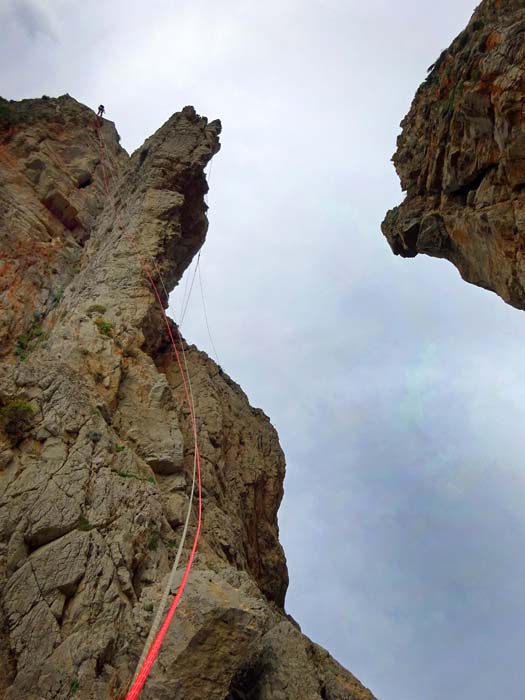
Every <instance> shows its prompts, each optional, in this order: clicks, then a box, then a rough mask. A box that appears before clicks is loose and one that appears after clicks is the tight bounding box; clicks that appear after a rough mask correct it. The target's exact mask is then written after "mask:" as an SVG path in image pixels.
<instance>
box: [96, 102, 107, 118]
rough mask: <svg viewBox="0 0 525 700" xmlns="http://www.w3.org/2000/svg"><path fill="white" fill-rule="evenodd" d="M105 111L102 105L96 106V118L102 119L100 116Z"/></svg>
mask: <svg viewBox="0 0 525 700" xmlns="http://www.w3.org/2000/svg"><path fill="white" fill-rule="evenodd" d="M105 111H106V109H105V107H104V105H99V106H98V112H97V117H100V118H101V119H102V116H103V114H104V112H105Z"/></svg>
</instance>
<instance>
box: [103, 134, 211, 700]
mask: <svg viewBox="0 0 525 700" xmlns="http://www.w3.org/2000/svg"><path fill="white" fill-rule="evenodd" d="M97 126H99V123H98V124H97ZM96 136H97V140H98V143H99V147H100V150H101V154H102V149H103V150H104V153H105V156H106V158H105V159H104V157H102V158H101V163H102V173H103V181H104V187H105V190H106V194H107V195H108V197H109V198H110V201H111V205H112V207H113V210H114V213H115V218H116V220H117V223H118V226H119V228H120V229H121V231H122V233H123V234H124V235H125V236H126V237H127V238H128V240H129V241H130V243H131V245H132V247H133V249H134V250H135V252H136V253H137V255H138V258H139V260H140V263H141V266H142V268H143V271H144V273H145V275H146V277H147V279H148V281H149V283H150V285H151V287H152V289H153V293H154V295H155V298H156V299H157V302H158V303H159V306H160V309H161V312H162V316H163V319H164V323H165V325H166V328H167V330H168V335H169V338H170V342H171V345H172V347H173V350H174V352H175V357H176V360H177V364H178V366H179V370H180V373H181V376H182V383H183V387H184V394H185V399H186V403H187V405H188V409H189V413H190V419H191V425H192V433H193V438H194V443H195V455H194V467H193V483H192V489H191V495H190V503H189V506H188V511H187V514H186V521H185V525H184V531H183V536H182V538H181V542H180V544H179V549H178V551H177V555H176V557H175V563H174V566H173V568H172V571H171V574H170V577H169V579H168V584H167V586H166V588H165V590H164V593H163V596H162V599H161V604H160V605H159V609H158V611H157V615H156V617H155V620H154V622H153V625H152V629H151V631H150V635H149V636H148V639H147V641H146V645H145V650H144V651H145V652H146V650H147V652H146V653H144V652H143V654H142V658H141V660H140V661H139V664H138V671H137V672H136V674H135V677H134V680H133V682H132V685H131V688H130V690H129V692H128V694H127V696H126V700H137V698H138V696H139V693H140V691H141V690H142V688H143V687H144V684H145V682H146V680H147V677H148V675H149V672H150V670H151V667H152V666H153V664H154V663H155V660H156V658H157V656H158V654H159V651H160V648H161V646H162V642H163V641H164V638H165V636H166V633H167V631H168V629H169V626H170V623H171V620H172V619H173V616H174V614H175V611H176V610H177V607H178V604H179V601H180V598H181V596H182V593H183V592H184V588H185V587H186V583H187V580H188V576H189V573H190V571H191V567H192V564H193V560H194V557H195V552H196V550H197V544H198V541H199V535H200V531H201V525H202V482H201V465H200V454H199V446H198V439H197V425H196V421H195V412H194V402H193V391H192V387H191V381H190V377H189V372H188V366H187V362H186V356H185V352H184V345H183V343H182V338H181V336H180V332H179V340H180V342H181V349H182V355H183V359H184V365H185V367H183V365H182V362H181V358H180V355H179V352H178V350H177V346H176V343H175V339H174V337H173V333H172V330H171V326H170V323H169V320H168V317H167V315H166V312H165V309H164V306H163V304H162V299H161V296H160V293H159V291H158V288H157V286H156V284H155V281H154V280H153V277H152V275H151V272H150V270H149V268H148V266H147V264H146V263H145V262H144V260H143V258H142V255H141V253H140V250H139V249H138V246H137V243H136V240H135V238H134V236H133V234H131V233H129V232H126V230H125V227H124V224H123V222H122V219H121V217H120V214H119V211H118V209H117V207H116V204H115V200H114V198H113V196H112V194H111V192H110V188H109V184H108V180H107V176H106V168H105V166H104V163H103V161H104V160H107V161H109V157H108V154H107V150H106V145H105V143H104V140H103V139H101V137H100V134H99V131H98V128H97V127H96ZM154 266H155V268H156V270H157V274H158V275H159V279H160V282H161V284H162V286H163V288H164V292H165V293H166V296H167V290H166V287H165V285H164V281H163V279H162V275H161V274H160V271H159V270H158V268H157V266H156V264H155V262H154ZM186 374H187V377H186ZM195 477H197V479H195ZM196 481H197V486H198V488H197V492H198V517H197V529H196V532H195V536H194V540H193V545H192V549H191V552H190V555H189V558H188V562H187V564H186V568H185V570H184V573H183V576H182V580H181V583H180V585H179V588H178V590H177V593H176V595H175V597H174V599H173V601H172V603H171V605H170V608H169V610H168V613H167V614H166V617H165V619H164V622H163V623H162V625H161V626H160V629H159V630H158V632H157V631H156V628H157V627H158V625H159V623H160V618H161V617H162V614H163V612H164V607H165V605H166V601H167V598H168V596H169V592H170V590H171V586H172V584H173V581H174V578H175V571H176V567H177V565H178V563H179V560H180V555H181V552H182V547H183V543H184V540H185V537H186V533H187V529H188V523H189V518H190V514H191V504H192V500H193V495H194V491H195V482H196ZM153 637H154V639H153V641H152V642H151V638H153Z"/></svg>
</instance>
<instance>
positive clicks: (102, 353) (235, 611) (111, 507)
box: [0, 95, 373, 700]
mask: <svg viewBox="0 0 525 700" xmlns="http://www.w3.org/2000/svg"><path fill="white" fill-rule="evenodd" d="M95 124H96V118H95V115H94V113H93V112H92V111H91V110H90V109H88V108H87V107H84V106H83V105H81V104H79V103H78V102H76V101H75V100H74V99H72V98H71V97H69V96H68V95H65V96H63V97H60V98H58V99H51V98H42V99H41V100H24V101H22V102H18V103H15V102H7V101H2V100H0V355H1V358H2V362H1V364H0V603H1V605H0V697H1V698H2V699H5V700H20V699H21V698H23V699H24V700H66V698H75V699H76V700H106V699H107V700H109V699H113V698H114V699H117V698H120V699H122V698H123V697H124V695H125V692H126V689H127V687H128V684H129V682H130V680H131V676H132V673H133V670H134V667H135V664H136V663H137V660H138V658H139V655H140V652H141V650H142V645H143V644H144V641H145V638H146V635H147V633H148V630H149V626H150V624H151V621H152V618H153V616H154V614H155V611H156V606H157V605H158V601H159V599H160V596H161V593H162V589H163V586H164V584H165V582H166V581H167V577H168V575H169V571H170V568H171V563H172V561H173V559H174V556H175V549H176V547H177V545H178V542H179V540H180V536H181V532H182V523H183V521H184V518H185V513H186V508H187V504H188V498H189V491H190V479H191V473H192V469H193V445H192V436H191V427H190V421H189V415H188V409H187V406H186V404H185V401H184V398H183V389H182V381H181V376H180V372H179V369H178V365H177V364H176V362H175V360H174V357H173V351H172V348H171V346H170V344H169V343H168V338H167V333H166V328H165V326H164V322H163V320H162V313H161V311H160V309H159V306H158V304H157V302H156V300H155V297H154V295H153V293H152V290H151V288H150V285H149V283H148V280H147V278H146V276H145V274H144V270H143V267H142V265H141V262H140V260H141V259H142V260H143V261H144V263H145V264H146V265H147V267H148V269H149V270H150V271H151V274H152V275H153V277H154V278H155V279H156V281H157V282H158V281H159V271H161V272H162V276H163V280H164V283H165V285H166V288H164V287H162V285H161V287H160V289H161V293H162V295H163V301H164V302H165V303H167V299H166V295H167V293H168V292H169V291H171V289H173V287H174V286H175V284H176V283H177V282H178V281H179V279H180V277H181V275H182V273H183V272H184V270H185V268H186V267H187V266H188V264H189V263H190V261H191V259H192V257H193V256H194V255H195V253H196V252H197V251H198V250H199V248H200V247H201V245H202V244H203V242H204V239H205V236H206V229H207V218H206V204H205V202H204V195H205V193H206V192H207V189H208V187H207V183H206V179H205V176H204V167H205V166H206V164H207V163H208V161H209V160H210V158H211V157H212V156H213V155H214V154H215V153H217V151H218V150H219V138H218V137H219V134H220V130H221V126H220V123H219V122H218V121H214V122H210V123H209V122H208V121H207V119H205V118H204V117H200V116H198V115H197V114H196V112H195V110H194V109H193V107H185V108H184V109H183V110H182V111H181V112H179V113H176V114H174V115H173V116H172V117H171V119H169V120H168V121H167V122H166V124H164V126H163V127H162V128H161V129H159V131H158V132H157V133H156V134H154V135H153V136H152V137H151V138H149V139H148V140H147V141H146V142H145V143H144V145H143V146H142V147H141V148H139V149H138V150H137V151H136V152H135V153H134V154H133V155H132V156H131V157H129V156H128V155H127V154H126V152H125V151H124V150H123V149H122V148H121V147H120V146H119V137H118V134H117V132H116V130H115V127H114V125H113V124H112V123H111V122H109V121H106V120H104V121H103V123H102V125H101V126H100V130H99V132H98V133H99V135H100V142H99V140H98V139H97V131H96V129H95ZM106 186H107V187H109V188H110V191H111V195H110V196H108V195H107V194H106V189H105V188H106ZM130 232H132V234H133V236H134V237H135V239H136V240H135V242H132V240H131V239H130ZM173 328H174V330H176V329H175V326H174V324H173ZM176 337H178V336H176ZM177 342H178V344H179V350H182V349H183V348H184V349H185V350H186V359H187V363H188V368H189V372H190V375H191V380H192V386H193V394H194V397H195V405H196V415H197V420H198V432H199V439H200V445H201V452H202V472H203V496H204V501H203V511H204V521H203V531H202V537H201V541H200V546H199V549H198V553H197V556H196V559H195V565H194V568H193V570H192V573H191V576H190V579H189V582H188V586H187V588H186V591H185V594H184V596H183V598H182V603H181V606H180V608H179V611H178V613H177V615H176V617H175V620H174V623H173V625H172V627H171V628H170V631H169V634H168V637H167V639H166V642H165V644H164V646H163V648H162V651H161V654H160V657H159V660H158V662H157V663H156V665H155V666H154V669H153V671H152V674H151V677H150V679H149V680H148V683H147V684H146V687H145V689H144V691H143V692H142V694H141V698H142V700H177V699H181V700H182V698H184V699H185V700H202V698H207V700H242V699H247V698H250V699H251V700H371V699H372V697H373V696H372V695H371V693H370V692H369V691H368V690H366V689H365V688H364V687H363V686H362V685H361V684H360V683H359V682H358V681H357V680H356V679H355V678H354V677H353V676H352V675H351V674H350V673H348V672H347V671H345V670H344V669H343V668H342V667H340V666H339V665H338V664H337V663H336V662H335V661H333V660H332V659H331V658H330V657H329V656H328V654H327V653H326V652H324V651H323V650H321V649H320V648H319V647H317V646H316V645H314V644H312V642H310V641H309V640H308V639H307V638H306V637H305V636H304V635H302V634H301V632H300V630H299V628H298V627H297V624H296V623H294V621H293V620H292V619H291V618H289V617H288V616H287V615H286V613H285V611H284V598H285V593H286V588H287V583H288V576H287V569H286V561H285V557H284V553H283V551H282V548H281V545H280V543H279V539H278V526H277V510H278V507H279V504H280V501H281V498H282V493H283V478H284V469H285V464H284V456H283V453H282V451H281V448H280V445H279V441H278V437H277V434H276V432H275V430H274V428H273V427H272V425H271V424H270V422H269V419H268V418H267V417H266V416H265V415H264V413H263V412H262V411H260V410H258V409H254V408H252V407H251V406H250V404H249V402H248V400H247V397H246V396H245V394H244V393H243V392H242V390H241V389H240V387H239V386H237V385H236V384H235V383H234V382H233V381H232V380H231V379H230V378H229V377H228V376H226V375H225V374H224V372H223V371H222V370H221V369H220V368H219V367H218V366H217V365H216V364H215V363H214V362H212V361H211V360H210V359H209V358H208V357H207V356H206V355H205V354H203V353H201V352H199V351H198V350H197V349H196V348H195V347H193V346H188V345H187V344H186V343H185V341H183V340H182V339H179V340H178V341H177ZM195 526H196V521H195V516H193V519H192V520H191V521H190V539H189V542H188V544H187V545H186V550H185V556H186V557H187V554H188V552H189V546H190V544H191V539H192V538H191V535H193V533H194V531H195ZM179 580H180V579H179Z"/></svg>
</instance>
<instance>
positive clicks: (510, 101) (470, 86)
mask: <svg viewBox="0 0 525 700" xmlns="http://www.w3.org/2000/svg"><path fill="white" fill-rule="evenodd" d="M524 37H525V3H524V2H523V1H522V0H485V2H482V3H481V4H480V5H479V7H478V8H477V9H476V11H475V12H474V14H473V16H472V19H471V21H470V23H469V25H468V26H467V28H466V29H465V30H464V31H463V32H462V33H461V34H460V35H459V36H458V37H457V38H456V39H455V40H454V41H453V42H452V44H451V46H450V48H448V49H447V50H446V51H443V53H442V54H441V56H440V57H439V58H438V60H437V61H436V63H435V64H434V65H433V67H431V69H430V72H429V74H428V77H427V78H426V80H425V81H424V82H423V83H422V84H421V86H420V87H419V89H418V91H417V93H416V96H415V98H414V101H413V103H412V106H411V108H410V112H409V113H408V115H407V116H406V117H405V119H404V120H403V122H402V123H401V126H402V129H403V131H402V133H401V135H400V136H399V138H398V143H397V151H396V153H395V155H394V158H393V160H394V164H395V167H396V170H397V173H398V175H399V177H400V180H401V186H402V188H403V190H404V191H406V193H407V195H406V198H405V200H404V202H403V203H402V204H401V205H400V206H399V207H395V208H394V209H392V210H391V211H389V212H388V214H387V216H386V218H385V221H384V222H383V227H382V228H383V233H384V234H385V236H386V238H387V239H388V242H389V243H390V246H391V247H392V250H393V252H394V253H395V254H396V255H402V256H404V257H413V256H415V255H417V254H418V253H426V254H427V255H431V256H434V257H438V258H446V259H447V260H450V262H452V263H453V264H454V265H455V266H456V267H457V268H458V270H459V272H460V273H461V276H462V277H463V278H464V279H465V280H466V281H468V282H472V283H473V284H476V285H478V286H480V287H484V288H486V289H489V290H492V291H494V292H496V293H497V294H499V296H501V297H502V298H503V299H504V300H505V301H506V302H508V303H509V304H512V305H513V306H515V307H517V308H519V309H524V308H525V72H524V71H525V41H524Z"/></svg>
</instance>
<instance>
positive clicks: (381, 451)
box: [0, 0, 525, 700]
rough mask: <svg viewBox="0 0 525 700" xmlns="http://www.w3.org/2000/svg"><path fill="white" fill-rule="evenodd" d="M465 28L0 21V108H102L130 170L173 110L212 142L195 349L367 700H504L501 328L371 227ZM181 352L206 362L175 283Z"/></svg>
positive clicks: (44, 16)
mask: <svg viewBox="0 0 525 700" xmlns="http://www.w3.org/2000/svg"><path fill="white" fill-rule="evenodd" d="M474 5H475V0H441V1H440V2H439V3H437V2H435V1H432V2H431V1H430V0H397V2H392V0H368V1H367V2H366V3H363V2H362V0H322V1H321V0H302V1H299V0H266V1H265V2H250V1H249V0H248V1H246V0H245V1H244V2H241V1H240V0H225V1H224V2H216V1H212V0H191V1H185V0H181V1H178V0H170V1H161V0H150V2H148V3H145V2H142V3H138V2H129V0H113V1H112V2H111V3H101V2H93V1H91V2H90V1H86V0H84V2H73V1H72V0H52V1H51V0H48V1H46V0H14V1H12V2H9V1H7V2H6V0H0V8H1V9H0V15H1V16H0V33H1V37H0V39H1V41H0V78H1V80H0V92H1V93H2V94H3V96H5V97H7V98H11V99H18V98H22V97H36V96H41V95H42V94H48V95H53V96H55V95H59V94H63V93H65V92H69V93H70V94H71V95H73V96H74V97H76V98H77V99H78V100H80V101H82V102H84V103H86V104H89V105H91V106H93V107H96V106H97V105H98V104H99V103H100V102H103V103H104V104H105V105H106V108H107V116H108V118H110V119H113V120H115V121H116V124H117V128H118V130H119V132H120V133H121V136H122V142H123V145H124V146H125V147H126V148H127V149H128V150H132V149H134V148H136V147H137V146H138V145H140V143H141V142H142V141H143V140H144V139H145V138H146V137H147V136H148V135H149V134H150V133H152V132H153V131H154V130H155V129H157V128H158V127H159V126H160V124H162V122H163V121H164V120H165V119H167V118H168V117H169V116H170V115H171V113H172V112H174V111H176V110H178V109H180V108H181V107H182V106H184V105H185V104H193V105H195V107H196V109H197V111H199V112H200V113H201V114H205V115H206V116H208V117H209V118H211V119H213V118H217V117H219V118H221V119H222V121H223V134H222V144H223V147H222V150H221V152H220V153H219V154H218V155H217V157H216V158H215V159H214V162H213V166H212V169H211V174H210V180H211V182H210V185H211V190H210V194H209V198H208V200H209V205H210V230H209V235H208V242H207V243H206V245H205V247H204V249H203V252H202V258H201V269H202V280H203V284H204V292H205V295H206V299H207V306H208V315H209V322H210V327H211V330H212V334H213V339H214V343H215V346H216V348H217V352H218V353H219V359H220V363H221V365H222V366H223V368H224V369H225V370H226V371H227V372H228V373H229V374H230V375H231V376H232V377H233V378H234V379H235V380H236V381H238V382H239V383H240V384H241V385H242V386H243V388H244V389H245V391H246V392H247V394H248V396H249V397H250V400H251V401H252V403H253V404H254V405H256V406H260V407H262V408H263V409H264V410H265V411H266V412H267V413H268V414H269V415H270V416H271V418H272V421H273V423H274V425H275V426H276V427H277V429H278V431H279V434H280V437H281V441H282V444H283V447H284V449H285V452H286V455H287V461H288V474H287V477H286V484H285V489H286V495H285V499H284V503H283V506H282V508H281V512H280V524H281V533H282V540H283V543H284V545H285V548H286V552H287V556H288V562H289V567H290V575H291V585H290V590H289V594H288V600H287V607H288V611H289V612H290V613H291V614H292V615H293V616H294V617H296V618H297V619H298V620H299V621H300V623H301V625H302V627H303V630H304V631H305V632H306V633H307V634H308V635H309V636H311V637H312V638H313V639H315V641H318V642H320V643H321V644H323V645H324V646H326V647H327V648H328V649H329V650H330V651H331V652H332V653H333V654H334V655H335V656H336V658H338V659H339V660H340V661H341V662H342V663H343V664H344V665H345V666H347V667H348V668H349V669H351V670H352V671H353V672H354V673H355V674H356V675H357V676H358V677H359V678H360V679H361V680H362V681H363V682H364V683H365V685H367V686H368V687H370V688H371V689H372V690H373V692H374V693H375V694H376V695H377V697H378V698H379V699H380V700H438V699H439V700H442V698H443V697H451V698H454V699H455V698H458V700H459V699H461V700H481V699H485V698H492V697H493V698H501V699H502V700H523V679H524V675H523V660H522V655H523V648H524V646H525V626H524V625H523V619H524V615H525V596H524V595H523V582H524V577H525V563H524V557H523V539H524V535H525V514H524V508H523V505H522V504H523V500H524V496H525V471H524V470H523V469H522V454H523V448H522V436H523V432H524V428H523V426H524V425H525V401H524V400H523V389H524V384H525V380H524V370H523V367H524V365H523V361H522V357H523V348H524V346H525V324H524V319H523V315H522V313H521V312H519V311H517V310H515V309H511V308H510V307H507V306H505V304H504V303H503V302H502V301H500V300H499V299H498V298H497V297H496V296H495V295H493V294H490V293H488V292H486V291H483V290H481V289H477V288H475V287H472V286H469V285H467V284H466V283H464V282H462V281H461V280H460V278H459V275H458V273H457V272H456V271H455V269H454V268H453V267H452V266H450V265H449V264H448V263H447V262H445V261H439V260H431V259H427V258H423V257H418V258H416V259H415V260H402V259H400V258H396V257H394V256H393V255H392V253H391V252H390V249H389V247H388V245H387V244H386V242H385V240H384V239H383V237H382V235H381V233H380V228H379V225H380V222H381V220H382V218H383V215H384V212H385V211H386V210H387V209H388V208H390V207H391V206H393V205H394V204H396V203H397V202H399V201H400V199H401V196H402V195H401V192H400V190H399V185H398V181H397V177H396V175H395V172H394V170H393V167H392V165H391V163H390V157H391V154H392V152H393V150H394V147H395V139H396V135H397V134H398V132H399V127H398V124H399V122H400V120H401V119H402V117H403V116H404V114H405V113H406V111H407V110H408V108H409V106H410V102H411V99H412V97H413V95H414V93H415V90H416V89H417V86H418V85H419V83H420V82H421V81H422V80H423V79H424V78H425V76H426V68H427V67H428V66H429V65H430V64H431V63H433V62H434V60H435V59H436V58H437V56H438V55H439V53H440V51H441V50H442V49H443V48H445V47H446V46H448V45H449V43H450V41H451V40H452V39H453V38H454V36H455V35H456V34H458V33H459V32H460V31H461V30H462V29H463V27H464V26H465V24H466V22H467V21H468V19H469V17H470V15H471V13H472V11H473V9H474ZM183 287H184V282H183V283H182V285H181V288H180V289H181V290H182V289H183ZM181 296H182V294H181V292H180V291H176V292H175V294H174V295H173V297H172V307H173V313H174V314H175V315H176V316H177V315H178V314H180V308H181ZM183 331H184V333H185V335H186V336H187V337H188V338H189V339H190V340H192V341H194V342H196V343H197V344H198V345H199V346H200V347H201V348H203V349H205V350H207V351H208V352H209V353H210V354H213V352H212V347H211V344H210V340H209V338H208V334H207V331H206V326H205V323H204V318H203V312H202V304H201V297H200V289H199V286H198V282H196V284H195V286H194V289H193V295H192V298H191V302H190V305H189V308H188V313H187V315H186V318H185V321H184V326H183Z"/></svg>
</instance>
